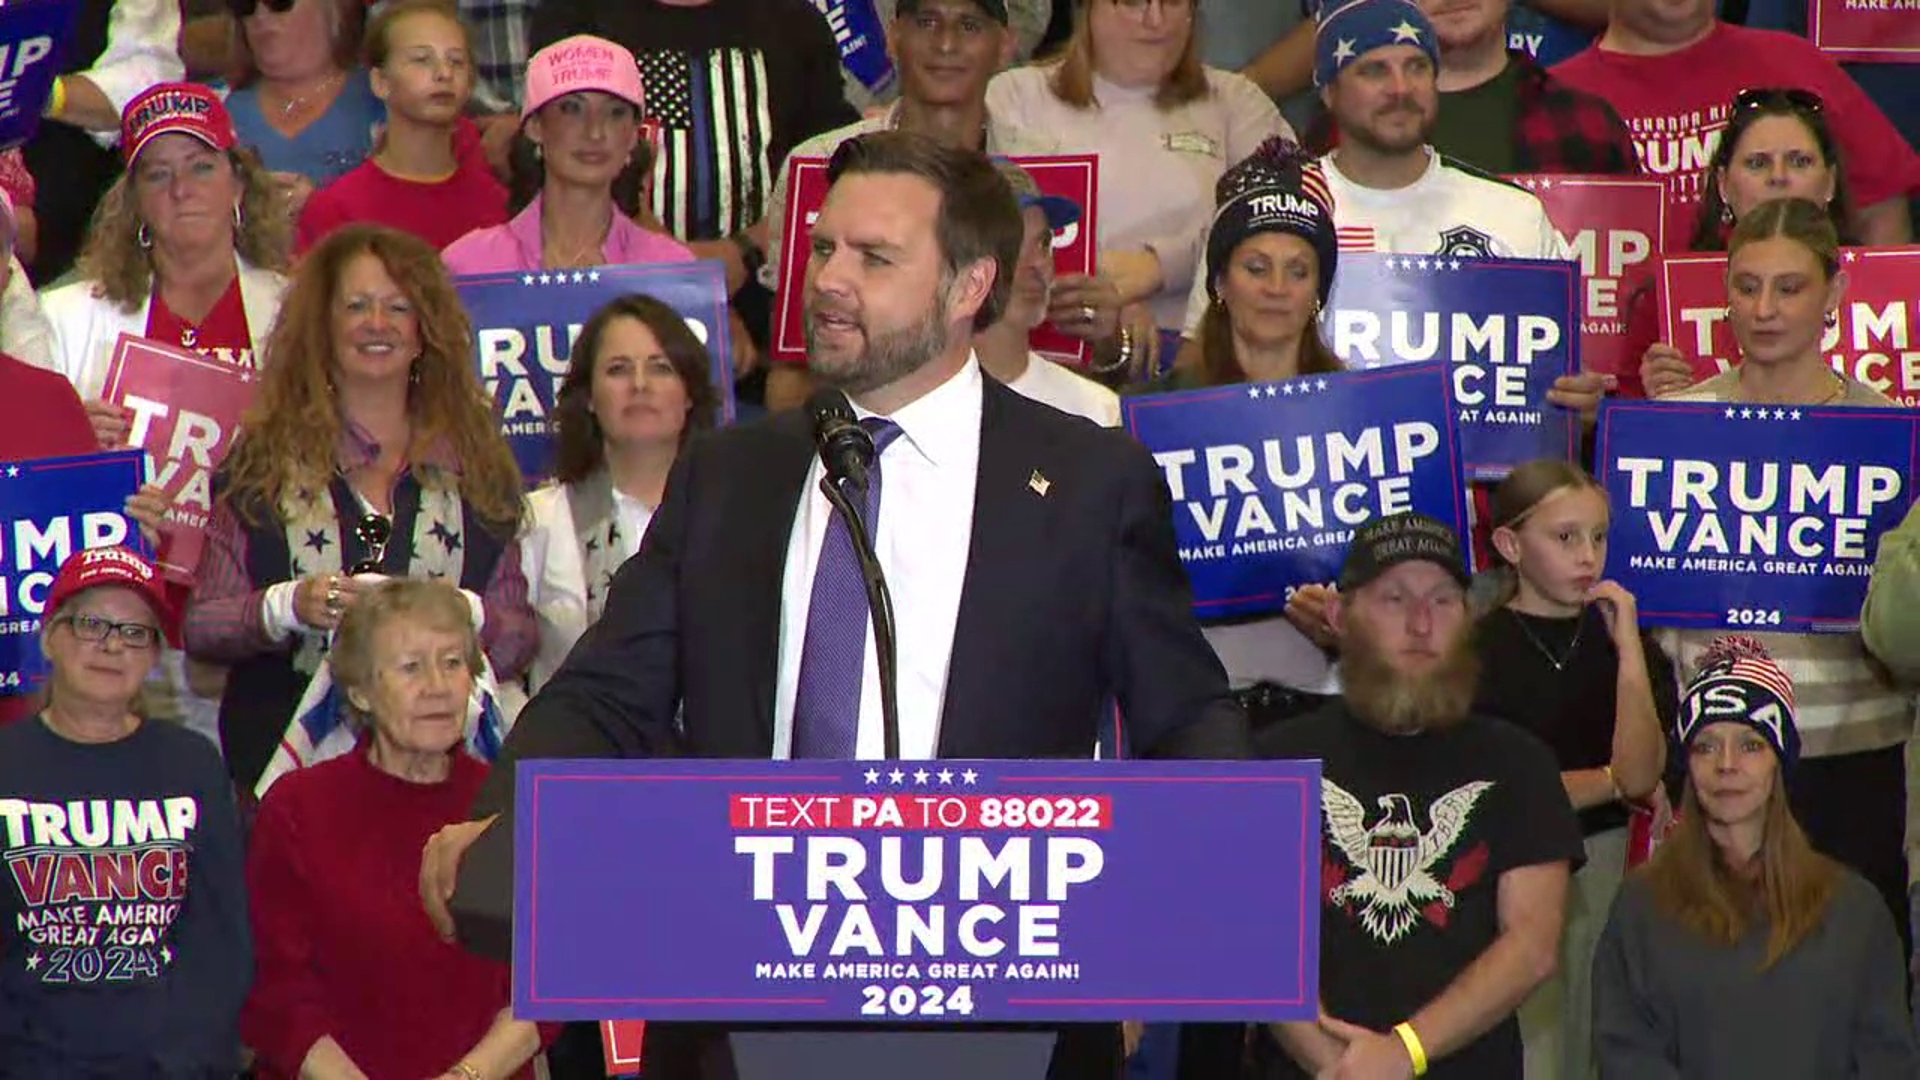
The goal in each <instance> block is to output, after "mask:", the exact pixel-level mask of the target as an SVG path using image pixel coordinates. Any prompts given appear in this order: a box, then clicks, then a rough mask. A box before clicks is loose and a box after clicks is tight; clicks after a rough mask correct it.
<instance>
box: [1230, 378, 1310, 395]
mask: <svg viewBox="0 0 1920 1080" xmlns="http://www.w3.org/2000/svg"><path fill="white" fill-rule="evenodd" d="M1326 388H1327V380H1325V379H1302V380H1300V381H1299V382H1284V383H1267V384H1266V385H1265V386H1249V387H1247V396H1248V397H1250V398H1260V397H1279V396H1281V395H1283V394H1284V395H1285V396H1287V397H1292V396H1293V395H1295V394H1311V393H1313V392H1314V391H1315V390H1325V389H1326Z"/></svg>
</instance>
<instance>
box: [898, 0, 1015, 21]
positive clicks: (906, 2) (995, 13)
mask: <svg viewBox="0 0 1920 1080" xmlns="http://www.w3.org/2000/svg"><path fill="white" fill-rule="evenodd" d="M925 2H926V0H900V3H899V4H898V5H896V6H895V8H894V15H895V17H905V16H908V15H917V14H919V13H920V5H921V4H923V3H925ZM972 3H973V6H974V7H977V8H979V9H980V10H981V11H984V12H986V13H987V17H988V18H991V19H992V20H993V21H994V22H997V23H999V24H1000V25H1001V26H1005V25H1007V0H972Z"/></svg>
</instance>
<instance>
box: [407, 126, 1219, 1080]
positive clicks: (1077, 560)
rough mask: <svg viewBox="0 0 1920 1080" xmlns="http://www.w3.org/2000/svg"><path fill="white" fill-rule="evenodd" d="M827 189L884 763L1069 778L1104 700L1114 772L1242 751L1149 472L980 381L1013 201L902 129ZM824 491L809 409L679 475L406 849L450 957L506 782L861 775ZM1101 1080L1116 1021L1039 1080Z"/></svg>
mask: <svg viewBox="0 0 1920 1080" xmlns="http://www.w3.org/2000/svg"><path fill="white" fill-rule="evenodd" d="M829 175H830V177H831V178H832V188H831V189H830V191H829V194H828V196H827V200H826V203H825V205H824V206H823V208H822V210H821V213H820V217H819V220H818V223H817V224H816V225H815V227H814V231H813V236H812V246H811V258H810V260H809V263H808V270H807V335H808V350H809V364H810V367H811V369H812V370H813V372H814V374H815V376H816V377H817V378H820V379H823V380H827V381H829V382H830V383H831V384H834V385H838V386H839V387H840V388H842V389H844V390H845V391H846V392H847V393H848V394H849V395H850V397H851V399H852V402H853V405H854V408H855V411H856V413H857V414H858V415H860V416H861V417H862V418H863V419H862V423H863V425H865V426H868V427H869V429H870V430H871V431H872V432H873V437H874V441H875V443H876V446H877V447H878V453H877V456H876V458H875V464H874V467H873V469H874V472H873V475H874V477H875V479H874V480H873V482H872V484H871V485H870V491H869V494H868V496H867V497H868V505H867V518H868V521H869V523H870V525H869V530H870V532H872V533H874V534H875V546H876V549H877V552H878V555H879V559H880V562H881V564H882V566H883V567H884V569H885V570H886V573H887V576H888V580H889V582H890V584H891V586H892V589H893V593H894V602H895V609H896V610H897V611H898V613H899V635H898V638H899V646H898V671H899V680H898V685H899V695H898V700H899V710H898V711H899V732H900V755H901V757H903V758H933V757H942V758H1046V757H1058V758H1071V757H1086V756H1088V755H1089V754H1090V753H1091V751H1092V748H1093V746H1094V744H1095V741H1096V739H1097V737H1098V735H1099V733H1100V730H1099V729H1100V724H1101V722H1102V718H1103V717H1112V716H1113V715H1114V711H1113V706H1114V705H1116V704H1117V706H1118V713H1119V715H1120V716H1123V717H1124V718H1125V721H1124V723H1125V735H1126V744H1127V746H1128V752H1129V753H1136V754H1143V755H1147V756H1160V757H1187V758H1216V759H1218V758H1241V757H1247V756H1250V752H1251V748H1250V745H1249V741H1248V737H1247V732H1246V724H1245V719H1244V717H1243V716H1242V715H1241V714H1240V712H1239V710H1238V708H1237V707H1236V706H1234V704H1233V703H1232V700H1231V698H1230V696H1229V694H1228V690H1227V681H1226V677H1225V674H1224V672H1223V671H1222V670H1221V667H1220V664H1219V662H1218V661H1217V660H1215V658H1214V656H1213V653H1212V651H1211V650H1210V649H1209V648H1208V646H1207V644H1206V641H1205V640H1204V639H1203V638H1202V637H1201V634H1200V630H1199V627H1198V625H1197V624H1196V623H1195V622H1194V619H1193V616H1192V614H1191V610H1190V604H1191V597H1190V595H1189V593H1188V588H1187V581H1186V575H1185V572H1184V571H1183V570H1182V568H1181V566H1180V560H1179V557H1178V553H1177V550H1176V548H1175V544H1174V536H1173V526H1172V521H1171V516H1170V502H1169V498H1168V494H1167V489H1166V486H1165V483H1164V481H1163V480H1162V478H1161V474H1160V470H1159V469H1158V468H1157V467H1156V466H1155V465H1154V463H1153V461H1152V459H1151V458H1150V457H1149V456H1148V454H1147V453H1146V451H1145V450H1144V449H1142V448H1141V447H1140V446H1139V445H1138V444H1137V443H1135V442H1134V441H1133V440H1131V439H1129V438H1128V437H1127V436H1125V435H1124V434H1121V433H1119V432H1116V431H1114V430H1111V429H1103V428H1100V427H1096V426H1095V425H1093V424H1090V423H1088V422H1086V421H1084V420H1081V419H1079V418H1077V417H1070V416H1068V415H1066V414H1064V413H1061V412H1057V411H1055V410H1053V409H1051V408H1049V407H1047V406H1044V405H1040V404H1037V403H1034V402H1031V401H1028V400H1027V399H1025V398H1022V397H1021V396H1019V395H1018V394H1016V393H1014V392H1013V391H1011V390H1008V389H1007V388H1005V387H1004V386H1001V385H1000V384H998V383H996V382H994V381H993V380H992V379H991V378H987V377H985V376H983V375H982V374H981V372H980V368H979V365H978V363H977V362H976V361H975V359H974V358H973V354H972V351H971V348H970V346H969V341H970V339H971V337H972V335H973V332H974V331H975V330H976V329H977V328H979V327H980V326H983V325H990V324H991V323H992V322H993V321H994V319H996V318H997V317H998V316H999V313H1000V311H1001V310H1002V308H1004V306H1005V304H1006V300H1007V295H1008V292H1009V288H1010V284H1009V283H1010V281H1011V277H1010V273H1009V270H1010V268H1011V267H1012V266H1013V265H1014V263H1015V261H1016V259H1017V257H1018V248H1019V244H1020V240H1021V236H1022V232H1023V225H1022V220H1021V216H1020V211H1019V209H1018V207H1017V205H1016V204H1015V201H1014V198H1013V194H1012V192H1011V191H1010V190H1009V188H1008V187H1007V184H1006V181H1005V180H1004V179H1002V178H1001V176H1000V175H999V173H998V172H997V171H996V170H995V169H994V167H993V166H992V165H991V164H990V163H989V162H988V161H987V159H986V158H984V157H983V156H981V155H979V154H975V153H970V152H967V151H961V150H954V149H948V148H945V147H942V146H939V145H938V144H936V143H934V142H932V141H931V140H928V139H925V138H924V137H921V136H916V135H909V134H905V133H901V132H884V133H876V134H873V135H868V136H863V137H861V138H858V139H855V140H852V141H850V142H848V143H847V144H846V145H844V146H843V147H842V148H841V149H840V150H839V152H837V153H836V154H835V155H834V158H833V161H832V165H831V167H830V170H829ZM821 475H822V466H821V464H820V462H819V461H818V460H817V458H816V455H815V452H814V446H813V441H812V436H811V432H810V427H809V421H808V417H807V416H806V415H805V414H804V413H802V412H792V413H786V414H781V415H778V416H775V417H773V418H771V419H769V420H766V421H762V422H760V423H756V424H749V425H746V426H743V427H737V428H732V429H729V430H725V431H721V432H718V433H716V434H714V435H712V436H710V437H707V438H704V439H702V440H699V441H696V442H695V443H694V444H693V445H691V446H689V447H688V448H687V450H686V451H685V452H684V453H683V454H682V455H681V458H680V460H679V461H678V462H677V463H676V464H675V466H674V472H673V476H672V478H671V479H670V480H669V482H668V484H667V490H666V496H665V498H664V499H663V500H662V502H661V505H660V507H659V510H658V512H657V513H656V514H655V516H654V518H653V521H652V524H651V527H650V528H649V529H648V532H647V536H646V539H645V541H644V543H643V544H642V545H641V548H640V552H639V554H638V555H636V556H635V557H634V558H633V559H632V560H630V561H629V562H628V563H627V564H626V565H625V566H624V567H622V568H621V570H620V572H619V573H618V575H617V576H616V577H615V578H614V581H613V585H612V592H611V593H610V595H609V598H608V603H607V606H606V615H605V616H604V617H603V618H602V619H601V621H600V622H599V623H598V624H597V625H596V626H594V627H593V628H592V629H590V630H589V631H588V632H587V634H586V636H585V637H584V638H583V639H582V640H581V642H580V644H579V646H578V647H576V648H575V649H574V651H573V653H572V655H570V656H569V657H568V658H567V661H566V663H565V665H564V666H562V667H561V669H560V670H559V671H558V672H557V673H556V674H555V675H554V677H553V679H552V680H551V681H550V682H548V683H547V685H546V686H545V687H544V688H543V689H542V690H541V691H540V693H539V694H538V695H537V696H536V697H535V698H534V700H533V701H532V702H531V703H529V704H528V705H527V707H526V709H525V710H524V711H523V712H522V713H521V715H520V718H519V721H518V723H517V724H516V725H515V727H514V729H513V733H512V735H511V736H510V737H509V738H508V740H507V744H506V748H505V750H504V752H503V755H502V758H501V760H500V762H499V764H498V765H497V766H496V767H495V769H494V770H493V773H492V776H491V777H490V778H489V780H488V782H487V786H486V787H485V788H484V789H483V791H482V793H481V796H480V799H479V801H478V803H477V804H476V806H475V808H474V816H475V818H476V819H477V820H475V821H473V822H468V823H463V824H460V825H455V826H450V827H449V828H448V829H446V830H443V831H442V833H441V834H440V835H438V836H436V837H435V838H434V839H433V841H431V842H430V843H429V844H428V847H427V851H426V856H425V859H424V864H423V867H422V871H421V891H422V896H423V899H424V900H425V901H426V904H427V906H428V909H429V913H430V914H432V915H433V917H434V918H435V921H436V922H437V923H438V924H439V925H440V926H441V927H442V931H443V933H450V932H451V931H452V929H453V928H454V926H455V924H456V923H457V924H458V926H459V930H460V936H461V937H462V938H463V939H465V940H466V941H467V942H468V943H469V945H470V946H472V947H476V948H484V949H486V950H488V951H496V952H504V951H505V949H506V942H507V941H508V940H509V934H508V931H507V927H508V926H509V925H510V906H509V905H510V903H511V890H510V888H509V882H510V863H511V860H510V856H509V850H508V845H509V840H508V838H509V837H511V835H512V828H511V823H510V822H506V821H499V820H496V819H497V818H498V817H499V816H501V815H507V814H510V813H511V811H512V802H513V790H512V789H513V773H514V769H513V763H514V761H515V760H517V759H520V758H552V757H620V756H628V757H643V756H651V755H663V754H685V755H692V756H697V757H718V758H767V757H774V758H787V757H795V758H798V757H841V758H845V757H860V758H874V757H879V756H881V747H882V738H881V722H880V708H879V689H878V680H877V677H876V674H875V670H876V665H875V658H874V649H873V645H872V642H871V640H870V639H869V637H868V617H867V613H866V607H865V594H864V592H863V591H862V587H861V584H860V582H861V578H860V576H859V573H858V572H857V570H856V569H855V568H853V567H852V566H851V565H849V560H850V559H851V557H852V543H851V539H850V537H849V534H848V533H847V532H846V526H845V525H844V523H842V522H841V521H840V520H839V519H837V518H836V517H834V515H833V514H832V512H831V511H830V509H829V508H828V504H827V500H826V498H825V497H824V495H822V494H821V493H820V492H819V490H818V483H819V478H820V476H821ZM676 712H677V713H678V721H677V722H676ZM476 838H478V843H477V845H476V846H474V847H473V850H472V852H471V853H470V854H468V855H467V857H466V859H465V866H464V868H460V861H461V856H462V852H464V851H465V850H466V849H467V847H468V845H470V844H475V841H476ZM456 874H457V875H458V878H459V890H458V894H457V895H455V888H454V886H455V878H456ZM449 898H451V899H452V911H453V915H452V916H449V913H448V909H447V901H448V900H449ZM723 1034H724V1032H721V1031H719V1030H718V1029H716V1028H714V1027H712V1026H696V1025H673V1024H657V1025H650V1026H649V1027H648V1031H647V1047H646V1050H645V1055H646V1062H645V1066H644V1068H645V1071H646V1075H647V1076H648V1077H649V1078H650V1080H681V1078H683V1077H684V1078H698V1077H711V1076H725V1075H729V1072H730V1070H727V1068H726V1065H725V1064H724V1063H722V1064H719V1065H716V1064H715V1063H714V1060H715V1057H716V1055H717V1056H719V1057H724V1056H725V1055H724V1053H723V1052H721V1051H720V1050H718V1049H717V1048H718V1047H723V1046H724V1040H723V1039H721V1038H720V1037H719V1036H721V1035H723ZM1120 1058H1121V1054H1120V1034H1119V1028H1118V1026H1117V1025H1074V1026H1069V1027H1064V1028H1061V1029H1060V1039H1059V1041H1058V1042H1057V1043H1056V1048H1055V1053H1054V1059H1053V1067H1052V1071H1051V1074H1050V1075H1051V1076H1053V1077H1056V1078H1068V1077H1072V1078H1076V1080H1077V1078H1079V1077H1100V1078H1102V1080H1111V1078H1112V1077H1114V1076H1115V1075H1116V1073H1117V1071H1118V1069H1119V1066H1120ZM702 1059H704V1061H702Z"/></svg>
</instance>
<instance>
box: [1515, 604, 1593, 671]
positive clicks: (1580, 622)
mask: <svg viewBox="0 0 1920 1080" xmlns="http://www.w3.org/2000/svg"><path fill="white" fill-rule="evenodd" d="M1505 610H1506V612H1507V614H1508V615H1511V616H1513V621H1514V622H1516V623H1518V624H1519V626H1520V632H1521V633H1523V634H1525V635H1527V640H1528V641H1531V642H1533V647H1534V648H1536V649H1539V650H1540V655H1541V656H1544V657H1546V658H1547V663H1549V664H1552V665H1553V670H1555V671H1565V670H1567V665H1568V664H1569V663H1572V662H1573V654H1574V653H1576V652H1579V651H1580V635H1581V634H1582V633H1583V632H1584V631H1585V630H1586V629H1587V618H1586V614H1587V613H1586V611H1585V610H1584V609H1582V610H1581V612H1580V614H1579V615H1578V616H1576V617H1575V619H1574V623H1573V640H1572V641H1570V642H1568V643H1567V651H1566V652H1564V653H1561V654H1560V655H1559V656H1555V655H1553V650H1552V649H1549V648H1547V643H1546V642H1544V641H1541V640H1540V636H1539V635H1538V634H1535V633H1534V632H1533V627H1531V626H1528V625H1527V620H1526V617H1525V616H1523V615H1521V614H1520V613H1519V612H1517V611H1515V610H1513V609H1512V608H1507V609H1505Z"/></svg>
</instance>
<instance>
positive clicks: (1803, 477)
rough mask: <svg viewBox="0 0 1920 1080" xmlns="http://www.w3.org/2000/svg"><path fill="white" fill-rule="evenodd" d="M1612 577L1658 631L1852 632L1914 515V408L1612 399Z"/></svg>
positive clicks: (1608, 427) (1604, 462)
mask: <svg viewBox="0 0 1920 1080" xmlns="http://www.w3.org/2000/svg"><path fill="white" fill-rule="evenodd" d="M1597 435H1598V446H1597V454H1598V458H1599V462H1598V463H1599V466H1600V472H1601V478H1602V479H1603V481H1604V482H1605V483H1606V486H1607V493H1608V496H1609V498H1610V499H1611V500H1612V503H1613V528H1612V531H1611V532H1610V533H1609V534H1608V545H1607V546H1608V548H1609V550H1608V553H1607V572H1608V573H1609V574H1610V575H1611V576H1612V577H1613V578H1614V580H1616V581H1618V582H1619V583H1620V584H1621V585H1622V586H1623V587H1625V588H1626V589H1627V590H1628V591H1629V592H1631V593H1633V595H1634V597H1635V598H1636V599H1637V600H1638V601H1639V607H1640V617H1641V618H1642V619H1644V620H1645V621H1647V622H1649V623H1652V624H1655V625H1660V626H1679V627H1689V628H1695V629H1718V628H1740V629H1749V630H1754V629H1758V630H1778V631H1787V632H1793V631H1800V632H1807V631H1847V630H1853V629H1855V628H1857V627H1858V626H1859V625H1860V605H1861V604H1862V603H1863V602H1864V601H1865V600H1866V597H1867V582H1868V579H1869V577H1870V576H1871V575H1872V573H1873V557H1874V553H1875V551H1876V550H1877V549H1878V547H1879V543H1880V534H1881V533H1883V532H1885V531H1887V530H1888V529H1890V528H1892V527H1894V526H1895V525H1897V524H1899V523H1900V518H1901V516H1902V515H1904V514H1905V513H1906V511H1907V507H1908V505H1909V504H1910V503H1912V502H1913V498H1914V494H1913V492H1914V488H1913V481H1914V476H1915V469H1916V466H1917V465H1920V462H1917V461H1916V457H1915V445H1916V439H1920V418H1916V414H1914V413H1913V412H1910V411H1908V410H1905V409H1898V410H1896V409H1874V408H1861V407H1852V406H1822V407H1818V408H1793V407H1790V406H1768V407H1761V406H1755V405H1737V404H1714V403H1689V402H1670V401H1658V402H1656V401H1607V402H1605V403H1603V404H1602V405H1601V407H1600V419H1599V431H1598V432H1597Z"/></svg>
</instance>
